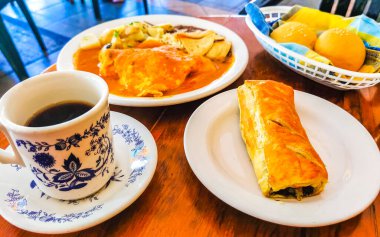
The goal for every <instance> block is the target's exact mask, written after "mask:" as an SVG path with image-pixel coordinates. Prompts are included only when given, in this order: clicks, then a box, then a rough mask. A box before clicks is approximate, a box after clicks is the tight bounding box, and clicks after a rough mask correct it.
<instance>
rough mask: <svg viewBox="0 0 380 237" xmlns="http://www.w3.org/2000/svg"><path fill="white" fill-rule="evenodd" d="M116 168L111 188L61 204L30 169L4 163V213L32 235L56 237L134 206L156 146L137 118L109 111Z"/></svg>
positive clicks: (0, 187) (0, 208)
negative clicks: (41, 186)
mask: <svg viewBox="0 0 380 237" xmlns="http://www.w3.org/2000/svg"><path fill="white" fill-rule="evenodd" d="M111 126H112V129H113V130H112V131H113V142H114V157H115V161H116V170H115V174H114V176H113V177H112V178H111V180H110V182H109V183H108V186H107V185H106V186H105V187H103V188H102V189H101V190H100V191H98V192H97V193H95V194H94V195H91V196H89V197H87V198H84V199H81V200H77V201H62V200H57V199H54V198H50V197H48V196H46V195H44V194H43V193H42V192H41V191H40V190H39V189H38V188H37V187H36V186H35V183H34V181H33V176H32V175H31V174H29V172H28V170H26V168H22V167H20V166H17V165H0V214H1V216H2V217H4V219H6V220H7V221H9V222H10V223H11V224H13V225H15V226H17V227H19V228H21V229H24V230H27V231H32V232H37V233H45V234H58V233H68V232H74V231H79V230H82V229H86V228H89V227H91V226H94V225H97V224H99V223H101V222H103V221H105V220H107V219H109V218H111V217H113V216H115V215H116V214H118V213H119V212H121V211H122V210H124V209H125V208H127V207H128V206H129V205H131V204H132V203H133V202H134V201H135V200H136V199H137V198H138V197H139V196H140V195H141V194H142V192H143V191H144V190H145V189H146V187H147V186H148V184H149V183H150V181H151V179H152V177H153V174H154V171H155V169H156V164H157V147H156V143H155V141H154V139H153V137H152V135H151V133H150V132H149V130H148V129H147V128H146V127H145V126H144V125H142V124H141V123H140V122H138V121H137V120H135V119H133V118H131V117H129V116H127V115H124V114H121V113H116V112H111Z"/></svg>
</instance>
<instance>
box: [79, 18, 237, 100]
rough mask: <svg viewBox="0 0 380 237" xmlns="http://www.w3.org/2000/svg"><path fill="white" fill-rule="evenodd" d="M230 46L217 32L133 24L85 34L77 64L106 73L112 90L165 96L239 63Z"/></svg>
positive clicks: (207, 81) (206, 80)
mask: <svg viewBox="0 0 380 237" xmlns="http://www.w3.org/2000/svg"><path fill="white" fill-rule="evenodd" d="M231 48H232V45H231V42H229V41H228V40H226V39H225V37H224V36H222V35H219V34H217V33H215V32H214V31H212V30H208V29H199V28H196V27H193V26H182V25H180V26H173V25H171V24H164V25H151V24H149V23H146V22H132V23H130V24H128V25H122V26H119V27H116V28H113V29H107V30H105V31H104V32H103V33H102V34H100V35H99V36H97V35H95V34H88V35H86V36H85V37H83V38H82V40H81V42H80V48H79V50H78V51H77V52H76V53H75V55H74V66H75V68H76V69H78V70H83V71H89V72H92V73H96V74H98V75H100V76H102V77H103V78H104V79H105V80H106V82H107V83H108V85H109V88H110V92H111V93H112V94H116V95H120V96H139V97H140V96H144V97H151V96H153V97H161V96H167V95H174V94H179V93H183V92H187V91H191V90H194V89H198V88H201V87H203V86H205V85H208V84H210V83H211V82H213V81H214V80H216V79H218V78H219V77H221V76H222V75H223V74H224V73H225V72H226V71H227V70H228V69H229V67H230V66H231V65H232V63H233V62H234V58H233V55H232V52H231Z"/></svg>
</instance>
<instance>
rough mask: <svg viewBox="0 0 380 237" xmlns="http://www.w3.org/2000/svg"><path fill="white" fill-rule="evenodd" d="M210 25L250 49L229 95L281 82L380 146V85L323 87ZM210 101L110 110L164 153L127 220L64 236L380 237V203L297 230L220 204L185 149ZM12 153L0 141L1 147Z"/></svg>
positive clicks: (4, 226)
mask: <svg viewBox="0 0 380 237" xmlns="http://www.w3.org/2000/svg"><path fill="white" fill-rule="evenodd" d="M206 19H208V20H211V21H214V22H217V23H220V24H222V25H225V26H226V27H229V28H230V29H232V30H234V31H235V32H236V33H238V34H239V35H240V36H241V37H242V39H243V40H244V41H245V43H246V44H247V46H248V49H249V57H250V60H249V64H248V67H247V69H246V70H245V72H244V74H243V75H242V76H241V77H240V78H239V79H238V80H237V81H236V82H235V83H233V84H232V85H231V86H229V87H228V88H226V90H228V89H232V88H236V87H237V86H239V85H241V84H242V83H243V81H244V80H246V79H260V80H267V79H271V80H276V81H281V82H283V83H286V84H288V85H291V86H293V87H294V88H295V89H297V90H301V91H305V92H308V93H311V94H314V95H317V96H319V97H322V98H324V99H326V100H329V101H331V102H333V103H335V104H337V105H338V106H340V107H342V108H343V109H345V110H346V111H348V112H349V113H350V114H352V115H353V116H354V117H355V118H357V119H358V120H359V121H360V122H361V123H362V124H363V125H364V126H365V127H366V128H367V130H368V131H369V132H370V134H371V135H372V136H373V137H374V139H375V141H376V143H377V145H378V146H380V92H379V90H380V85H377V86H374V87H372V88H367V89H362V90H356V91H338V90H335V89H331V88H329V87H326V86H323V85H320V84H318V83H316V82H313V81H311V80H309V79H306V78H304V77H302V76H300V75H298V74H296V73H294V72H292V71H290V70H289V69H287V68H286V67H285V66H283V65H282V64H281V63H279V62H278V61H276V59H274V58H273V57H271V56H270V55H269V54H268V53H266V52H265V51H264V50H263V48H262V47H261V46H260V45H259V43H258V42H257V40H256V38H255V37H254V35H253V34H252V33H251V32H250V30H249V29H248V28H247V26H246V25H245V23H244V18H242V17H209V18H206ZM236 60H237V61H239V58H237V59H236ZM50 70H54V67H52V68H51V69H50ZM207 99H208V98H204V99H201V100H198V101H194V102H190V103H185V104H181V105H174V106H167V107H158V108H131V107H120V106H111V110H113V111H118V112H122V113H124V114H127V115H130V116H132V117H134V118H136V119H137V120H139V121H141V122H142V123H143V124H144V125H145V126H146V127H147V128H148V129H149V130H150V131H151V133H152V134H153V137H154V139H155V141H156V143H157V148H158V164H157V169H156V172H155V174H154V177H153V179H152V181H151V183H150V184H149V186H148V188H147V189H146V190H145V192H144V193H143V194H142V195H141V196H140V197H139V198H138V199H137V200H136V201H135V202H134V203H133V204H132V205H131V206H129V207H128V208H127V209H125V210H124V211H123V212H121V213H120V214H118V215H116V216H115V217H113V218H111V219H109V220H107V221H105V222H104V223H102V224H99V225H97V226H95V227H92V228H90V229H86V230H83V231H80V232H75V233H70V234H65V235H61V236H109V237H112V236H115V237H116V236H117V237H119V236H128V237H129V236H366V237H371V236H379V228H380V196H377V198H376V200H375V201H374V202H373V203H372V204H371V205H370V206H369V207H368V208H367V209H366V210H365V211H364V212H363V213H361V214H360V215H358V216H355V217H353V218H351V219H349V220H347V221H344V222H342V223H339V224H335V225H330V226H325V227H320V228H295V227H287V226H282V225H277V224H273V223H269V222H266V221H262V220H259V219H257V218H255V217H252V216H249V215H246V214H244V213H242V212H240V211H238V210H236V209H234V208H232V207H230V206H229V205H227V204H225V203H224V202H222V201H221V200H219V199H218V198H217V197H215V196H214V195H213V194H212V193H211V192H210V191H208V190H207V189H206V188H205V187H204V186H203V185H202V184H201V183H200V182H199V180H198V179H197V178H196V176H195V175H194V173H193V172H192V170H191V169H190V166H189V164H188V163H187V160H186V157H185V152H184V147H183V133H184V129H185V126H186V123H187V120H188V119H189V117H190V116H191V114H192V113H193V111H194V110H195V109H196V108H197V107H198V106H199V105H200V104H201V103H202V102H204V101H205V100H207ZM315 109H318V108H315ZM326 116H328V115H326ZM332 119H333V118H332ZM347 135H348V136H349V134H347ZM7 145H8V142H7V140H6V139H5V138H4V136H2V135H0V146H1V147H2V148H4V147H6V146H7ZM379 168H380V167H379ZM0 175H1V174H0ZM358 192H360V187H358ZM252 205H254V203H252ZM0 236H48V235H40V234H36V233H31V232H27V231H24V230H21V229H19V228H17V227H15V226H13V225H11V224H9V223H8V222H7V221H5V220H4V219H3V218H2V217H0Z"/></svg>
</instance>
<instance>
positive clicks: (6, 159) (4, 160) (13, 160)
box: [0, 122, 25, 166]
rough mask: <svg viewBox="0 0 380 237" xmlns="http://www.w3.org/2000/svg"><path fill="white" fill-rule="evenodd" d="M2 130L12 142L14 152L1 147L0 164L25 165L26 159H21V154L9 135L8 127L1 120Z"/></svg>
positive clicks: (0, 127)
mask: <svg viewBox="0 0 380 237" xmlns="http://www.w3.org/2000/svg"><path fill="white" fill-rule="evenodd" d="M0 130H1V131H2V132H3V134H4V135H5V137H6V138H7V140H8V141H9V143H10V144H11V147H12V150H13V154H12V153H11V152H8V151H6V150H4V149H1V148H0V164H18V165H21V166H25V163H24V161H23V160H22V159H21V156H20V154H19V153H18V151H17V149H16V147H15V144H14V143H13V142H12V139H11V137H10V136H9V133H8V131H7V129H6V128H5V127H4V126H3V124H2V123H1V122H0Z"/></svg>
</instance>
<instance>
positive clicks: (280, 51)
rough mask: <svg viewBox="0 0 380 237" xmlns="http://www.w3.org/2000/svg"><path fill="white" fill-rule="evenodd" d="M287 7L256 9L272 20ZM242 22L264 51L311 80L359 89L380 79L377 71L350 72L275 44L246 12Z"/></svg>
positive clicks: (285, 11) (280, 14)
mask: <svg viewBox="0 0 380 237" xmlns="http://www.w3.org/2000/svg"><path fill="white" fill-rule="evenodd" d="M290 9H291V7H285V6H275V7H263V8H261V9H260V10H261V12H262V13H263V14H264V15H265V18H266V19H265V20H266V21H267V22H272V21H275V20H277V19H278V18H280V17H281V16H282V15H284V14H286V13H287V12H288V11H289V10H290ZM245 22H246V24H247V25H248V27H249V28H250V29H251V30H252V32H253V34H254V35H255V36H256V38H257V40H258V41H259V42H260V44H261V45H262V46H263V47H264V49H265V50H266V51H267V52H268V53H270V54H271V55H272V56H273V57H275V58H276V59H277V60H279V61H280V62H282V63H283V64H284V65H286V66H287V67H289V68H290V69H291V70H293V71H295V72H297V73H298V74H301V75H303V76H305V77H307V78H309V79H311V80H313V81H316V82H318V83H321V84H324V85H326V86H329V87H332V88H335V89H339V90H351V89H362V88H366V87H370V86H374V85H376V84H377V83H378V82H380V73H360V72H353V71H349V70H345V69H341V68H338V67H334V66H331V65H327V64H324V63H320V62H317V61H315V60H312V59H310V58H307V57H305V56H303V55H300V54H297V53H295V52H293V51H291V50H289V49H287V48H285V47H283V46H282V45H280V44H277V43H276V42H275V41H274V40H273V39H271V38H270V37H269V36H267V35H264V34H263V33H261V31H259V29H257V28H256V26H255V25H254V24H253V23H252V21H251V18H250V17H249V15H247V16H246V18H245Z"/></svg>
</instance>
